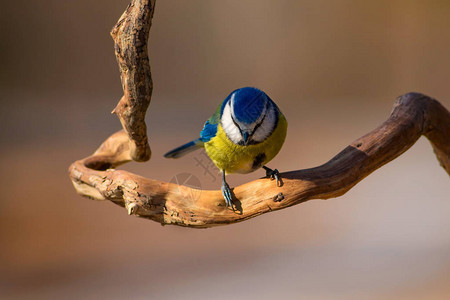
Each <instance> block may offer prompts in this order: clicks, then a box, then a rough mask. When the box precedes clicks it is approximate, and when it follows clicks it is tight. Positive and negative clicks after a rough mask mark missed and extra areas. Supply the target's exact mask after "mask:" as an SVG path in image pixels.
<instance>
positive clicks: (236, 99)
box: [222, 87, 270, 124]
mask: <svg viewBox="0 0 450 300" xmlns="http://www.w3.org/2000/svg"><path fill="white" fill-rule="evenodd" d="M228 101H231V106H232V107H233V116H234V119H235V120H236V121H238V122H242V123H246V124H251V123H253V122H255V121H256V120H258V118H259V117H260V115H261V114H262V112H263V110H264V108H265V107H266V105H267V103H268V101H270V98H269V96H267V94H266V93H264V92H263V91H261V90H259V89H257V88H254V87H244V88H240V89H237V90H235V91H234V92H232V93H231V94H230V95H229V96H228V97H227V99H226V100H225V101H224V105H225V104H226V103H227V102H228ZM222 110H223V107H222Z"/></svg>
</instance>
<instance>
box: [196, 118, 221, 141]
mask: <svg viewBox="0 0 450 300" xmlns="http://www.w3.org/2000/svg"><path fill="white" fill-rule="evenodd" d="M217 124H218V123H215V124H213V123H211V121H210V120H208V121H206V123H205V126H203V129H202V131H201V132H200V140H201V141H202V142H203V143H206V142H209V140H211V139H212V138H213V137H215V136H216V133H217Z"/></svg>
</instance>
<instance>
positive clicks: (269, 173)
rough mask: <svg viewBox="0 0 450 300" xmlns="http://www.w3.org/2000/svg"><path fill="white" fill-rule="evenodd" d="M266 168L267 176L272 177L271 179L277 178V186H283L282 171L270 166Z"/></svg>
mask: <svg viewBox="0 0 450 300" xmlns="http://www.w3.org/2000/svg"><path fill="white" fill-rule="evenodd" d="M264 169H265V170H266V177H268V178H270V180H274V179H275V180H276V181H277V186H278V187H279V186H281V185H280V179H281V176H280V172H278V170H277V169H275V170H272V169H270V168H268V167H264Z"/></svg>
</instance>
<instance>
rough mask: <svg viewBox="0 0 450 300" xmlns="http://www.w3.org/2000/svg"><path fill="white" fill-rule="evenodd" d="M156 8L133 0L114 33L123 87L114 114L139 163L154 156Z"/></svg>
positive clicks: (152, 1)
mask: <svg viewBox="0 0 450 300" xmlns="http://www.w3.org/2000/svg"><path fill="white" fill-rule="evenodd" d="M154 8H155V0H132V1H131V3H130V4H129V5H128V7H127V9H126V10H125V12H124V13H123V14H122V16H121V17H120V19H119V21H118V22H117V24H116V25H115V26H114V28H113V29H112V31H111V36H112V38H113V40H114V49H115V54H116V58H117V62H118V64H119V69H120V77H121V81H122V88H123V97H122V98H121V99H120V101H119V103H118V104H117V106H116V108H115V109H114V110H113V113H115V114H116V115H117V116H118V117H119V119H120V122H121V123H122V127H123V128H124V130H125V131H126V133H127V134H128V138H129V148H130V155H131V158H132V159H133V160H135V161H147V160H149V159H150V157H151V150H150V146H149V143H148V138H147V126H146V125H145V113H146V111H147V108H148V105H149V104H150V99H151V95H152V90H153V84H152V78H151V73H150V62H149V59H148V53H147V51H148V48H147V41H148V37H149V32H150V27H151V21H152V18H153V12H154Z"/></svg>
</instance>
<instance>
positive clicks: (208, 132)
mask: <svg viewBox="0 0 450 300" xmlns="http://www.w3.org/2000/svg"><path fill="white" fill-rule="evenodd" d="M286 131H287V121H286V118H285V117H284V115H283V114H282V113H281V111H280V110H279V109H278V107H277V105H276V104H275V103H274V102H273V101H272V99H270V98H269V96H268V95H267V94H266V93H264V92H263V91H261V90H259V89H257V88H254V87H244V88H240V89H237V90H235V91H233V92H232V93H231V94H230V95H229V96H228V97H227V98H226V99H225V100H224V101H223V102H222V103H221V104H220V105H219V107H218V108H217V110H216V112H215V113H214V114H213V115H212V116H211V118H209V119H208V120H207V121H206V123H205V125H204V127H203V130H202V131H201V132H200V138H198V139H195V140H193V141H191V142H189V143H187V144H184V145H182V146H180V147H178V148H175V149H173V150H172V151H169V152H167V153H166V154H165V155H164V157H166V158H179V157H181V156H183V155H185V154H187V153H190V152H192V151H194V150H197V149H200V148H202V147H204V148H205V151H206V153H207V154H208V156H209V158H210V159H211V160H212V161H213V162H214V164H215V165H216V166H217V168H219V170H221V171H222V194H223V196H224V198H225V203H226V206H227V207H231V208H232V209H233V210H234V207H233V202H232V194H231V189H230V186H229V185H228V183H227V182H226V180H225V175H226V174H231V173H241V174H246V173H250V172H253V171H255V170H257V169H259V168H261V167H263V168H264V169H265V170H266V176H267V177H269V178H271V179H272V180H273V179H276V182H277V186H278V185H279V179H280V177H279V172H278V170H277V169H275V170H272V169H270V168H268V167H266V166H265V165H266V164H267V163H268V162H269V161H270V160H272V159H273V158H274V157H275V156H276V155H277V154H278V152H279V151H280V149H281V147H282V146H283V143H284V140H285V138H286Z"/></svg>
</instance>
